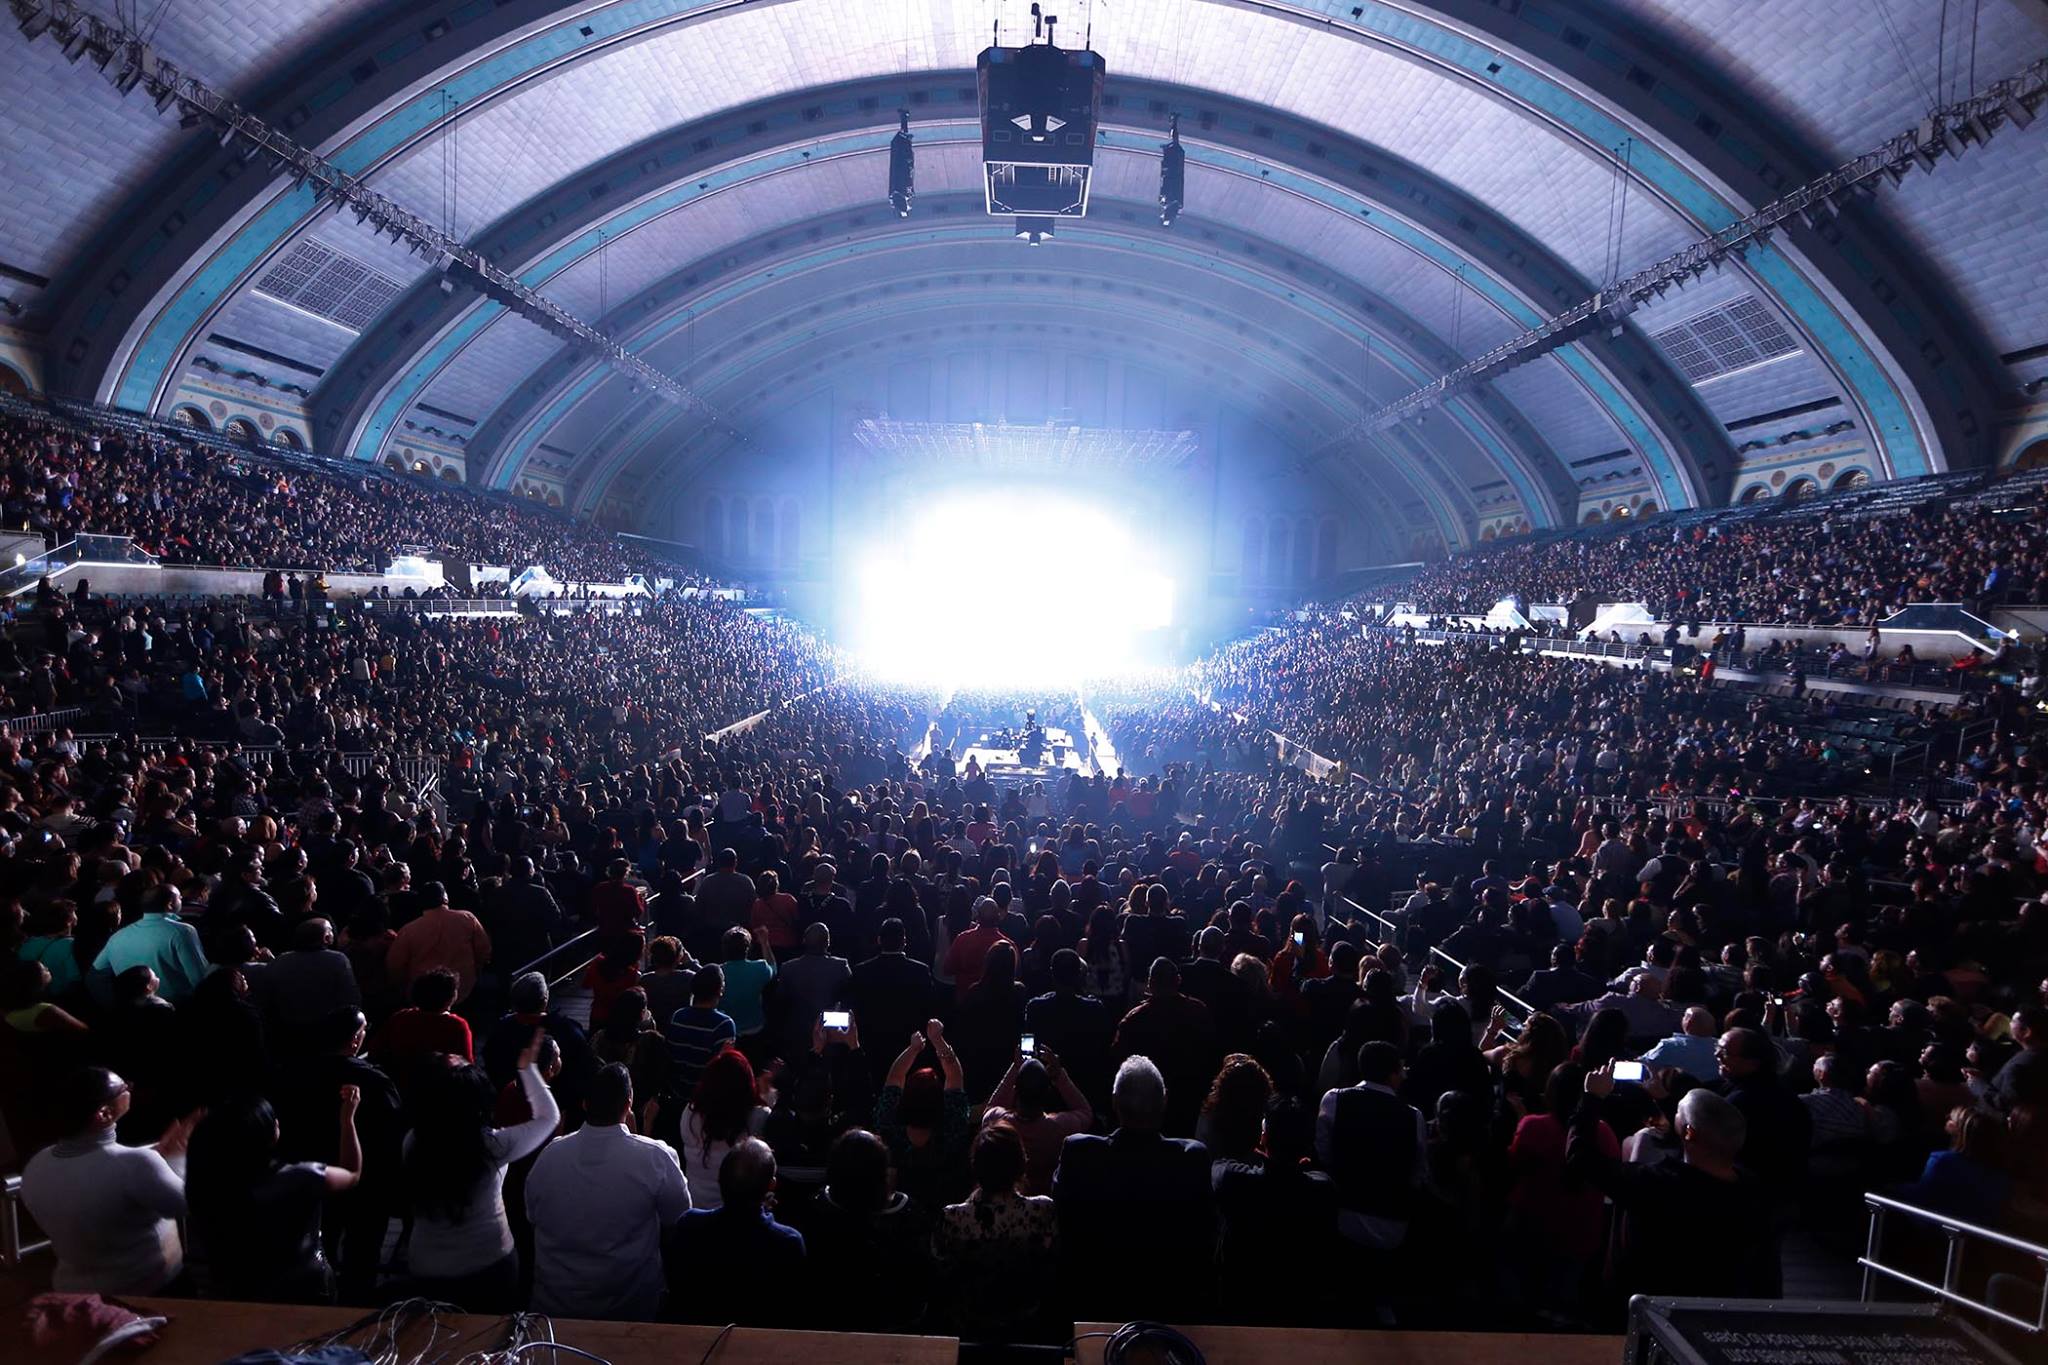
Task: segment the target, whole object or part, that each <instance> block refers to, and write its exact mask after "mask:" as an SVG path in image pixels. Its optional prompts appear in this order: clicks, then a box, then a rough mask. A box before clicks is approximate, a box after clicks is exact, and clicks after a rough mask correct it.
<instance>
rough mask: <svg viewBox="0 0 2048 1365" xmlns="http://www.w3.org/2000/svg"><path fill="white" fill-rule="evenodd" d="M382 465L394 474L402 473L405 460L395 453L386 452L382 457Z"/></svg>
mask: <svg viewBox="0 0 2048 1365" xmlns="http://www.w3.org/2000/svg"><path fill="white" fill-rule="evenodd" d="M384 467H385V468H386V469H388V470H390V471H391V472H392V473H394V474H403V473H404V472H405V461H403V460H401V459H399V458H398V456H397V455H396V454H387V455H386V456H385V457H384Z"/></svg>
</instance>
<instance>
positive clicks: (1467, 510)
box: [570, 286, 1474, 544]
mask: <svg viewBox="0 0 2048 1365" xmlns="http://www.w3.org/2000/svg"><path fill="white" fill-rule="evenodd" d="M1117 304H1118V307H1117V311H1116V313H1115V315H1114V318H1115V320H1117V321H1121V322H1123V323H1125V324H1126V325H1127V333H1126V334H1125V335H1123V336H1121V337H1118V336H1117V334H1116V329H1115V328H1114V327H1113V326H1109V325H1096V326H1084V325H1079V324H1076V323H1074V322H1073V314H1072V313H1071V311H1068V310H1065V309H1063V308H1061V307H1060V306H1059V305H1058V304H1056V303H1053V302H1050V301H1048V300H1047V298H1046V296H1045V294H1044V292H1043V291H1042V290H1038V289H1032V288H1024V289H1019V288H1016V287H1013V286H1005V287H998V288H983V289H981V290H978V291H977V292H976V293H975V294H974V295H973V296H967V295H963V294H946V293H932V292H918V291H911V292H905V293H900V294H896V295H893V296H888V297H885V298H883V299H881V300H880V301H879V302H872V301H861V302H858V303H856V304H854V305H852V306H845V305H842V306H840V307H838V308H835V309H833V310H831V311H830V312H827V313H824V314H820V315H818V316H817V317H815V318H807V323H808V324H809V325H807V326H805V327H802V328H797V329H791V330H785V329H782V328H780V327H777V326H774V325H772V324H769V325H764V326H763V327H761V328H759V329H757V330H756V332H755V333H754V334H753V335H752V336H751V338H750V339H746V340H743V341H741V342H740V344H739V345H738V346H737V347H735V348H733V349H730V350H729V351H727V352H725V353H723V354H722V355H721V356H720V357H719V358H718V359H716V360H714V361H713V362H712V363H711V364H710V365H708V366H707V368H706V372H705V375H704V381H705V385H706V391H707V392H709V393H712V394H713V395H714V396H715V397H716V398H717V399H718V400H719V401H720V402H722V403H732V404H735V405H738V406H740V407H742V408H746V407H754V408H759V407H760V406H761V405H763V404H765V403H767V402H769V401H771V400H772V399H773V398H774V397H775V396H776V395H778V394H780V393H782V392H784V391H787V390H789V389H791V388H792V386H796V385H803V384H809V383H812V382H814V381H815V380H816V379H817V378H818V377H819V376H820V375H822V374H823V373H824V371H825V370H826V369H828V368H831V367H832V366H833V365H842V364H846V363H850V362H855V361H865V360H872V359H873V358H874V356H875V354H876V347H875V345H874V336H875V333H876V331H877V329H878V327H880V328H884V329H900V330H902V331H903V332H905V333H909V332H918V331H923V330H928V329H931V328H935V327H936V328H943V327H947V326H949V325H956V324H960V323H964V325H965V326H966V327H967V328H968V329H969V330H970V331H971V332H972V333H974V334H976V335H978V336H979V337H981V338H983V339H999V338H1000V336H1001V335H1002V334H1003V333H1005V332H1007V331H1011V330H1014V329H1022V334H1024V335H1031V334H1033V333H1034V332H1035V330H1036V329H1037V328H1038V327H1041V326H1043V327H1046V328H1048V329H1057V328H1059V327H1061V326H1078V327H1079V330H1080V331H1081V332H1082V333H1083V334H1084V335H1085V334H1086V333H1088V332H1089V331H1091V330H1092V331H1096V332H1099V333H1101V339H1102V340H1103V341H1105V342H1108V343H1109V344H1110V345H1112V346H1113V347H1114V348H1115V349H1117V350H1120V351H1123V352H1125V353H1128V354H1131V355H1134V356H1150V357H1152V358H1154V359H1155V360H1156V357H1157V356H1158V355H1160V354H1165V353H1173V352H1179V353H1181V354H1184V355H1187V356H1190V357H1193V358H1195V359H1196V360H1197V361H1198V362H1199V363H1201V364H1206V365H1207V366H1208V367H1209V368H1210V369H1211V370H1213V371H1215V372H1217V373H1223V372H1225V371H1226V369H1227V367H1231V366H1235V367H1238V368H1239V369H1243V368H1246V367H1250V368H1252V369H1255V370H1258V371H1262V372H1264V373H1267V374H1269V375H1272V376H1276V377H1277V378H1278V379H1279V381H1280V382H1281V383H1283V384H1285V385H1286V386H1287V387H1288V389H1289V390H1291V391H1293V392H1295V393H1297V394H1298V395H1299V396H1300V398H1301V399H1302V400H1303V401H1307V402H1311V403H1319V404H1321V405H1323V406H1324V407H1325V408H1326V409H1327V410H1328V415H1327V417H1326V420H1329V419H1332V418H1335V417H1337V416H1339V415H1341V413H1342V412H1343V411H1344V410H1345V408H1346V407H1347V405H1348V396H1347V395H1345V394H1343V393H1341V392H1339V391H1335V390H1333V389H1331V388H1330V387H1329V385H1328V384H1327V383H1326V382H1325V380H1324V377H1323V376H1319V375H1316V374H1314V373H1313V372H1312V368H1311V366H1309V365H1308V364H1306V363H1304V362H1305V359H1306V358H1305V357H1303V356H1301V355H1298V354H1294V355H1289V354H1284V353H1281V352H1278V351H1273V352H1266V351H1255V352H1245V351H1243V350H1241V349H1239V348H1237V347H1235V346H1233V345H1232V340H1231V338H1228V337H1225V336H1223V335H1220V334H1212V333H1208V332H1203V331H1200V330H1191V329H1189V328H1187V326H1186V317H1185V315H1184V314H1182V313H1180V312H1179V311H1177V310H1174V309H1172V308H1170V307H1168V306H1166V305H1164V304H1163V303H1161V302H1143V301H1138V300H1135V299H1133V298H1132V297H1130V296H1129V295H1125V296H1123V297H1120V298H1118V300H1117ZM991 307H999V308H1001V309H1002V310H1003V314H1004V317H1005V321H1004V322H1002V323H992V322H990V321H989V320H988V310H989V309H990V308H991ZM802 311H804V312H806V313H808V311H809V310H808V309H804V310H802ZM1091 321H1092V322H1094V323H1098V324H1108V323H1109V322H1110V321H1111V319H1110V318H1107V317H1100V318H1096V319H1093V320H1091ZM1090 340H1091V341H1094V340H1096V339H1095V338H1090ZM763 376H767V377H768V380H767V383H766V384H765V386H764V384H763V382H762V381H763ZM1281 401H1286V400H1284V399H1283V400H1281ZM636 412H637V420H636V422H634V423H632V424H631V425H633V426H634V428H635V429H634V431H633V433H632V438H631V439H632V440H633V441H634V442H635V443H636V445H639V446H644V447H647V448H649V449H650V450H653V451H657V452H659V453H660V454H661V456H663V457H664V458H662V459H660V460H651V459H640V460H636V459H633V458H631V453H630V452H621V454H620V457H619V458H612V459H607V460H602V461H594V462H591V463H589V464H588V465H586V466H584V467H583V472H582V477H581V478H580V480H579V481H578V482H577V483H575V484H574V485H572V488H571V495H570V504H571V505H572V506H573V507H574V508H576V509H578V510H583V511H588V510H591V509H593V508H595V507H596V506H597V505H599V504H600V503H601V502H603V501H604V500H605V499H606V498H607V497H608V496H612V492H611V490H612V488H613V487H614V486H615V485H614V484H613V482H612V481H613V479H614V478H615V477H616V476H617V475H618V474H619V473H620V472H621V471H622V470H624V469H626V468H629V467H631V468H635V469H637V470H640V471H645V472H642V473H638V474H636V475H635V476H634V478H635V481H634V483H633V485H632V488H633V497H634V498H635V500H636V501H658V499H659V496H660V494H658V493H655V492H650V485H649V483H648V480H649V479H650V478H652V479H654V480H656V481H657V482H656V483H655V484H654V485H653V487H654V488H657V489H663V490H670V489H675V488H677V487H679V486H681V485H683V484H684V483H685V482H686V481H687V480H688V479H689V478H690V477H692V476H693V475H694V474H696V473H697V472H698V471H699V470H700V469H701V468H702V467H703V465H704V464H705V462H707V461H709V460H713V459H716V458H718V457H719V455H720V454H721V452H719V451H718V450H716V449H715V448H706V447H705V446H704V445H703V444H702V443H697V444H695V445H692V444H691V443H690V441H689V437H691V436H693V435H694V433H684V438H683V439H682V440H680V441H678V442H677V444H676V446H674V447H664V446H663V444H662V442H663V437H664V435H665V434H666V433H667V432H668V431H669V430H671V429H672V428H673V427H674V426H675V422H674V418H675V416H676V414H674V413H673V412H672V411H671V410H665V409H658V408H645V409H638V410H636ZM1334 472H1335V474H1336V476H1337V477H1338V478H1339V479H1340V480H1341V481H1342V482H1343V483H1344V484H1345V485H1346V486H1347V488H1348V490H1349V491H1350V492H1351V494H1352V496H1353V498H1354V500H1355V501H1356V503H1357V504H1358V506H1359V507H1360V509H1361V510H1367V511H1371V510H1380V511H1387V510H1391V509H1394V508H1397V507H1398V506H1400V505H1401V504H1402V503H1403V502H1418V501H1419V502H1420V503H1421V504H1423V505H1424V507H1425V508H1426V509H1427V513H1428V521H1429V524H1430V525H1431V526H1432V527H1433V528H1434V529H1436V530H1438V531H1439V532H1440V533H1441V534H1442V535H1443V536H1444V537H1445V540H1446V542H1447V543H1450V544H1462V543H1465V542H1466V541H1467V540H1468V539H1469V536H1470V527H1471V526H1472V525H1473V524H1474V518H1473V511H1472V507H1471V504H1470V500H1469V496H1468V495H1467V494H1466V493H1465V492H1464V490H1463V489H1461V488H1459V487H1457V486H1456V484H1455V483H1454V482H1452V481H1450V480H1448V479H1446V478H1445V477H1444V476H1443V471H1442V469H1441V468H1440V465H1439V464H1438V463H1437V462H1432V461H1426V460H1417V459H1403V460H1400V461H1394V460H1382V461H1376V462H1374V464H1373V465H1372V466H1371V467H1369V468H1368V467H1364V466H1361V465H1359V464H1358V463H1356V462H1349V463H1346V464H1343V465H1340V466H1338V467H1336V469H1335V470H1334ZM1404 492H1405V494H1406V497H1404V496H1403V494H1404ZM1397 519H1400V520H1403V521H1404V522H1405V521H1406V520H1407V518H1397Z"/></svg>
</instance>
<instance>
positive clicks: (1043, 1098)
mask: <svg viewBox="0 0 2048 1365" xmlns="http://www.w3.org/2000/svg"><path fill="white" fill-rule="evenodd" d="M1094 1120H1095V1111H1094V1108H1093V1107H1092V1106H1091V1105H1090V1104H1089V1103H1088V1099H1087V1097H1086V1096H1085V1095H1083V1094H1082V1093H1081V1087H1080V1086H1078V1085H1075V1084H1074V1078H1073V1077H1072V1076H1069V1075H1068V1074H1067V1069H1066V1068H1065V1067H1064V1066H1062V1065H1060V1059H1059V1057H1058V1056H1057V1055H1055V1054H1054V1052H1053V1050H1052V1049H1051V1048H1049V1047H1042V1046H1039V1044H1038V1040H1037V1038H1036V1037H1035V1036H1034V1035H1032V1034H1028V1033H1027V1034H1025V1035H1024V1036H1023V1038H1022V1039H1020V1040H1019V1042H1018V1046H1017V1052H1016V1055H1015V1056H1014V1057H1013V1058H1011V1060H1010V1069H1009V1070H1008V1071H1006V1072H1005V1073H1003V1079H1002V1081H1001V1082H1000V1083H999V1084H998V1085H997V1086H996V1089H995V1093H994V1094H993V1095H991V1096H989V1101H988V1108H987V1109H986V1110H984V1111H983V1113H982V1116H981V1126H982V1127H983V1128H989V1127H992V1126H994V1125H995V1124H998V1123H1007V1124H1009V1125H1010V1126H1011V1127H1012V1128H1015V1129H1016V1130H1017V1136H1018V1137H1019V1138H1021V1139H1022V1140H1023V1142H1024V1178H1023V1180H1022V1182H1021V1183H1020V1184H1019V1189H1021V1190H1022V1191H1023V1192H1024V1193H1025V1194H1027V1195H1036V1194H1047V1195H1049V1194H1051V1193H1052V1173H1053V1168H1054V1167H1055V1166H1057V1165H1059V1161H1060V1145H1061V1144H1062V1143H1064V1142H1065V1141H1066V1140H1067V1139H1068V1138H1069V1137H1070V1136H1072V1135H1073V1134H1075V1133H1085V1132H1087V1131H1088V1127H1089V1125H1090V1124H1091V1123H1093V1122H1094Z"/></svg>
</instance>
